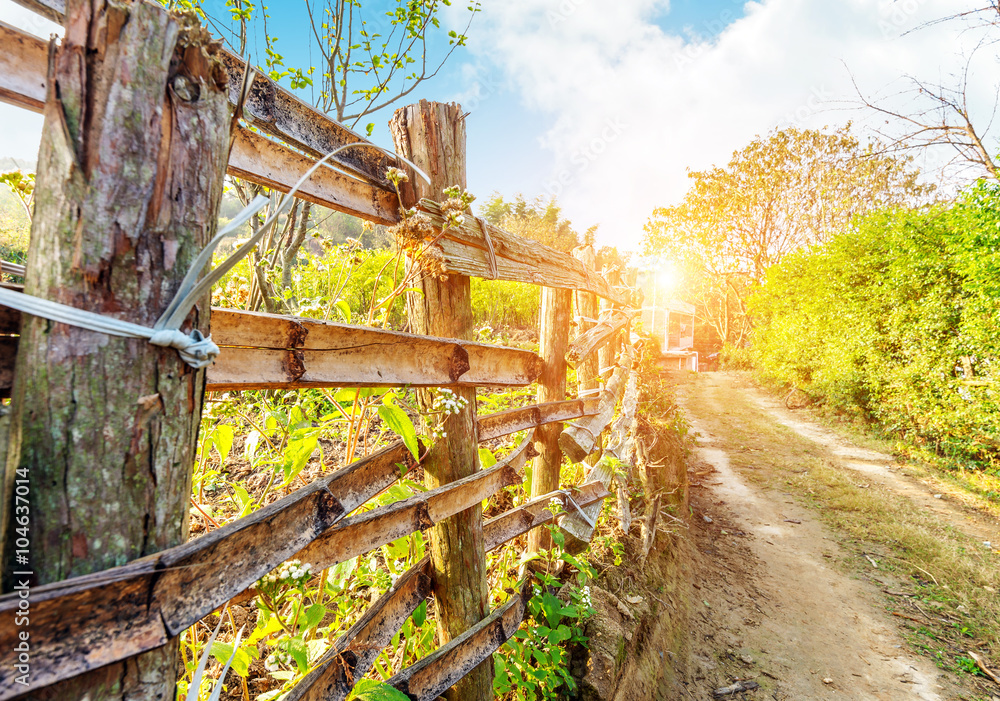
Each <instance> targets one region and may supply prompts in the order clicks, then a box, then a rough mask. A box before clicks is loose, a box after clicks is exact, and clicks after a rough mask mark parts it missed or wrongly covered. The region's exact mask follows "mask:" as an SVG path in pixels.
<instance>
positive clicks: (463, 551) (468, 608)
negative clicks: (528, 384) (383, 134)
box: [389, 100, 493, 701]
mask: <svg viewBox="0 0 1000 701" xmlns="http://www.w3.org/2000/svg"><path fill="white" fill-rule="evenodd" d="M389 128H390V130H391V131H392V137H393V143H394V145H395V148H396V151H397V153H399V154H400V155H402V156H404V157H405V158H408V159H409V160H411V161H413V162H414V163H415V164H416V165H417V166H418V167H420V168H421V169H422V170H423V171H424V172H426V173H427V174H429V176H430V179H431V182H430V183H426V182H424V181H423V180H421V179H419V178H418V177H417V176H416V175H415V174H414V173H413V172H412V171H411V172H410V174H409V176H410V179H409V182H407V183H403V185H404V187H403V188H401V190H402V195H403V203H402V204H403V206H404V207H410V206H412V205H414V204H415V203H416V202H417V201H418V200H419V199H420V198H422V197H427V198H430V199H436V200H441V199H443V195H442V191H443V190H444V189H445V188H447V187H450V186H453V185H457V186H459V187H461V188H463V189H464V188H465V184H466V177H465V121H464V119H463V118H462V109H461V107H460V106H459V105H457V104H448V105H446V104H443V103H438V102H427V101H426V100H421V101H420V103H418V104H416V105H409V106H407V107H403V108H400V109H398V110H396V112H395V113H394V114H393V116H392V120H391V121H390V122H389ZM416 286H417V287H419V289H420V292H419V293H414V292H411V293H409V297H408V299H407V306H408V310H409V315H410V323H411V326H412V330H413V331H415V332H416V333H421V334H427V335H432V336H442V337H445V338H457V339H465V340H471V339H472V336H473V325H472V295H471V289H470V282H469V278H468V277H466V276H464V275H430V276H425V277H423V279H421V280H420V281H419V282H418V283H416ZM454 392H455V394H456V395H457V396H459V397H461V398H463V399H465V400H466V401H467V402H468V403H467V405H466V406H465V407H464V408H462V409H460V410H459V411H458V413H456V414H452V415H450V416H449V417H448V419H447V420H446V421H445V423H444V430H445V432H446V435H445V436H444V437H442V438H440V439H439V440H438V441H437V443H436V444H435V445H434V447H433V448H432V449H431V451H430V453H429V455H428V456H427V458H426V460H425V462H424V474H425V476H426V480H427V486H428V487H430V488H431V489H433V488H436V487H439V486H441V485H444V484H448V483H449V482H454V481H456V480H459V479H462V478H464V477H468V476H470V475H472V474H474V473H476V472H477V471H478V470H479V451H478V440H477V430H476V429H477V427H476V391H475V389H473V388H468V387H455V388H454ZM430 401H431V397H430V394H429V393H428V392H426V391H424V392H421V398H420V402H421V405H422V407H423V408H424V410H425V411H426V410H427V409H429V408H430V407H429V405H430ZM482 516H483V509H482V506H481V505H480V504H477V505H475V506H473V507H471V508H469V509H466V510H465V511H463V512H461V513H458V514H456V515H454V516H452V517H451V518H448V519H445V520H444V521H443V522H442V523H438V524H436V525H435V526H434V527H433V528H432V529H430V538H429V541H430V552H431V563H432V571H433V580H434V598H435V601H436V604H437V609H436V610H437V622H438V633H439V636H440V638H441V642H442V643H447V642H448V641H450V640H453V639H454V638H457V637H459V636H460V635H462V634H463V633H464V632H465V631H467V630H469V629H470V628H473V627H474V626H475V625H476V624H478V623H479V622H480V621H481V620H483V619H484V618H486V617H487V616H488V615H489V613H490V609H489V590H488V586H487V581H486V552H485V547H484V541H483V522H482ZM445 697H446V698H447V699H449V700H450V701H458V700H459V699H461V700H463V701H465V700H469V701H487V700H488V699H492V698H493V661H492V659H487V660H486V661H484V662H483V663H482V664H480V665H478V666H477V667H476V668H475V669H474V670H472V671H471V672H470V673H469V675H468V676H466V677H465V678H463V679H462V680H461V681H460V682H458V683H457V684H456V685H455V686H454V687H453V688H452V689H451V690H449V691H448V692H447V693H446V694H445Z"/></svg>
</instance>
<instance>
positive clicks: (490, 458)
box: [479, 448, 497, 470]
mask: <svg viewBox="0 0 1000 701" xmlns="http://www.w3.org/2000/svg"><path fill="white" fill-rule="evenodd" d="M496 464H497V458H496V456H495V455H494V454H493V453H492V452H490V450H489V449H488V448H480V449H479V466H480V467H481V468H482V469H484V470H488V469H490V468H491V467H493V466H494V465H496Z"/></svg>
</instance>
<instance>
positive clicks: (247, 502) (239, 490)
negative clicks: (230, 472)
mask: <svg viewBox="0 0 1000 701" xmlns="http://www.w3.org/2000/svg"><path fill="white" fill-rule="evenodd" d="M232 487H233V491H234V492H235V493H236V500H237V501H238V502H239V505H240V518H243V517H244V516H246V515H248V514H249V513H250V511H251V510H252V509H253V503H254V500H253V497H251V496H250V493H249V492H247V490H246V489H244V487H243V485H241V484H239V483H236V484H233V485H232Z"/></svg>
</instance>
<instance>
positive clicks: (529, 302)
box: [472, 278, 542, 329]
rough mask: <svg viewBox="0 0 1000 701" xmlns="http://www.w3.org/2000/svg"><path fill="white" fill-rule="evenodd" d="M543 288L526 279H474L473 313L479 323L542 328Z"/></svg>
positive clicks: (497, 326)
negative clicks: (540, 312)
mask: <svg viewBox="0 0 1000 701" xmlns="http://www.w3.org/2000/svg"><path fill="white" fill-rule="evenodd" d="M541 299H542V298H541V288H540V287H539V286H538V285H530V284H528V283H525V282H508V281H506V280H480V279H479V278H473V279H472V314H473V320H474V321H475V324H476V326H484V325H485V326H489V327H491V328H494V329H499V328H517V329H535V328H538V311H539V308H540V307H541Z"/></svg>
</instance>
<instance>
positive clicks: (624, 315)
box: [566, 310, 638, 365]
mask: <svg viewBox="0 0 1000 701" xmlns="http://www.w3.org/2000/svg"><path fill="white" fill-rule="evenodd" d="M637 313H638V312H623V311H617V310H615V311H613V312H612V313H611V315H610V316H609V317H608V318H607V319H603V320H600V321H598V322H597V324H595V325H594V326H592V327H591V328H590V329H588V330H587V331H585V332H584V333H582V334H581V335H580V336H578V337H577V338H576V340H574V341H573V342H572V343H570V344H569V350H568V351H566V360H567V361H569V362H570V363H572V364H574V365H578V364H579V363H581V362H583V361H584V360H586V359H587V358H588V357H589V356H590V355H591V354H592V353H593V352H594V351H596V350H598V349H599V348H603V347H604V346H606V345H607V344H608V343H609V342H611V341H612V340H613V339H614V338H615V336H616V334H617V333H618V332H619V331H620V330H621V329H622V328H623V327H624V326H625V325H626V324H628V322H629V321H631V320H632V318H633V317H634V316H635V315H636V314H637Z"/></svg>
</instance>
